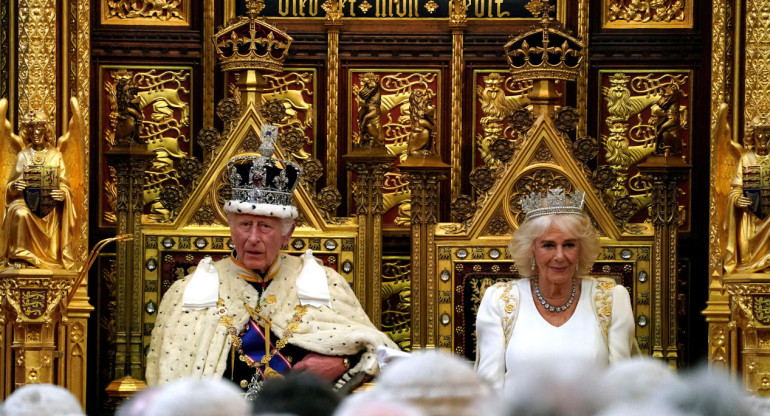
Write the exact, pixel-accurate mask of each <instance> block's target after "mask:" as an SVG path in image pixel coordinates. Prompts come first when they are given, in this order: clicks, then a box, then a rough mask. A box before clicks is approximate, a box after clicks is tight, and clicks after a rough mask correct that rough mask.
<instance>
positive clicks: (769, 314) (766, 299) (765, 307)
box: [753, 296, 770, 325]
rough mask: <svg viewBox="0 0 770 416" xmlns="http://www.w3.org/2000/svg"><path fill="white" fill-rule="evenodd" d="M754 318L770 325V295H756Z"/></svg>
mask: <svg viewBox="0 0 770 416" xmlns="http://www.w3.org/2000/svg"><path fill="white" fill-rule="evenodd" d="M753 298H754V318H756V320H757V321H759V323H761V324H763V325H770V296H754V297H753Z"/></svg>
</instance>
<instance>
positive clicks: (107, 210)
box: [102, 166, 118, 224]
mask: <svg viewBox="0 0 770 416" xmlns="http://www.w3.org/2000/svg"><path fill="white" fill-rule="evenodd" d="M108 172H109V176H110V179H109V180H107V181H105V182H104V196H105V198H107V201H106V203H107V206H106V207H104V215H103V217H102V218H103V219H104V222H106V223H108V224H115V223H116V222H117V221H118V217H117V215H116V214H115V210H116V208H117V205H118V171H117V170H115V167H113V166H109V168H108Z"/></svg>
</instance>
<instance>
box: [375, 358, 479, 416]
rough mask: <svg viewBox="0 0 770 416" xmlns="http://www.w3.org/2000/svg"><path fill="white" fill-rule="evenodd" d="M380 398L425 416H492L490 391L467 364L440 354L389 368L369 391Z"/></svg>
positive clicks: (402, 360)
mask: <svg viewBox="0 0 770 416" xmlns="http://www.w3.org/2000/svg"><path fill="white" fill-rule="evenodd" d="M372 391H373V392H375V393H376V394H377V395H378V397H379V398H381V399H383V400H389V401H398V402H406V403H409V404H411V405H413V406H417V407H418V408H420V409H421V410H422V411H424V412H425V413H426V414H427V415H428V416H439V415H440V416H460V415H462V416H481V415H487V414H492V413H490V411H491V410H492V409H490V408H489V407H490V406H491V405H492V404H493V403H494V400H493V397H492V390H491V387H490V386H489V385H488V384H487V383H486V382H484V381H483V380H482V379H481V378H480V377H479V376H478V375H477V374H476V372H475V371H474V370H473V367H472V366H471V365H470V363H469V362H468V361H466V360H464V359H462V358H460V357H458V356H454V355H451V354H449V353H446V352H441V351H426V352H422V353H417V354H413V355H412V356H411V357H409V358H401V359H398V360H396V361H395V362H393V363H391V364H388V366H387V367H386V368H385V369H384V370H383V371H382V373H381V374H380V376H379V377H378V379H377V385H376V386H375V387H374V389H373V390H372Z"/></svg>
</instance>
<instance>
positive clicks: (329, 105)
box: [323, 0, 379, 319]
mask: <svg viewBox="0 0 770 416" xmlns="http://www.w3.org/2000/svg"><path fill="white" fill-rule="evenodd" d="M323 8H324V10H326V22H325V25H326V31H327V37H328V45H327V54H326V186H333V187H336V186H337V143H338V142H339V138H338V137H337V131H338V130H337V121H338V120H337V119H338V117H339V94H340V84H339V79H340V27H341V26H342V21H341V19H342V11H341V10H340V3H339V1H337V0H328V1H327V2H325V3H324V4H323ZM378 319H379V318H378Z"/></svg>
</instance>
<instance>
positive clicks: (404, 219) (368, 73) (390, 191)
mask: <svg viewBox="0 0 770 416" xmlns="http://www.w3.org/2000/svg"><path fill="white" fill-rule="evenodd" d="M348 82H349V84H348V91H350V92H351V93H350V94H351V95H350V97H348V100H347V101H348V110H347V111H348V114H349V115H350V116H349V117H348V118H347V119H348V120H349V121H348V126H347V130H348V132H350V133H349V137H350V138H351V139H350V140H349V143H348V149H352V148H353V146H354V145H357V144H358V143H359V142H360V141H361V138H362V136H363V134H362V133H364V132H362V130H361V126H362V125H365V129H369V130H371V129H379V132H378V133H377V134H380V135H381V137H382V138H383V140H384V143H385V147H386V148H387V149H388V153H390V154H394V155H399V156H400V159H398V160H397V161H396V162H395V164H394V169H393V170H391V172H388V173H386V174H385V179H384V181H385V183H384V185H383V198H382V199H383V205H384V207H383V212H384V214H383V227H391V228H392V227H399V226H406V225H408V224H409V223H410V218H411V209H410V205H409V199H410V196H411V194H410V192H409V189H408V182H407V180H406V178H405V177H404V176H402V175H401V174H400V173H397V171H396V169H395V166H397V165H398V164H399V163H400V161H402V160H403V158H404V157H406V150H407V142H408V139H409V135H410V133H411V131H412V120H411V118H410V114H411V113H410V103H409V102H410V96H411V94H412V92H413V91H417V90H425V91H427V93H428V94H430V95H431V96H432V98H431V99H430V102H431V105H432V106H434V107H435V109H436V111H435V114H436V115H437V119H436V121H435V125H436V126H437V127H436V137H438V138H439V142H438V143H436V145H437V148H436V150H437V151H438V152H439V153H440V149H441V146H442V143H441V141H440V138H441V137H442V135H441V129H440V126H441V120H439V119H438V117H440V115H441V113H442V108H441V93H442V91H441V89H440V88H439V86H440V85H441V74H440V72H439V71H438V70H433V69H425V70H414V69H404V70H399V69H374V70H368V69H355V70H352V69H351V70H349V72H348ZM375 89H377V91H374V90H375ZM375 94H377V95H379V101H377V102H375V101H372V100H376V98H375V97H374V95H375ZM366 97H370V101H369V102H365V101H366V100H367V98H366ZM362 123H363V124H362ZM350 183H352V184H353V185H352V186H353V187H355V181H354V180H353V181H351V182H350ZM351 212H354V211H353V210H351Z"/></svg>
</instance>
